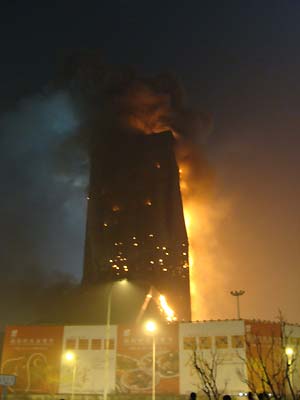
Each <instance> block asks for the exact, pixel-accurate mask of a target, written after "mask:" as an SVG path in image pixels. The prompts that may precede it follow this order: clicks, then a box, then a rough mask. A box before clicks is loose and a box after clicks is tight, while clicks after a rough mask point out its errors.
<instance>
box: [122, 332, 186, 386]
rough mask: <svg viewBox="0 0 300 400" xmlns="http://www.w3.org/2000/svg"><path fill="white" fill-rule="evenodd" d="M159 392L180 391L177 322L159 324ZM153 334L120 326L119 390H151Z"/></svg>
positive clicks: (156, 365)
mask: <svg viewBox="0 0 300 400" xmlns="http://www.w3.org/2000/svg"><path fill="white" fill-rule="evenodd" d="M155 348H156V355H155V371H156V372H155V382H156V392H157V393H158V394H160V393H164V394H167V393H172V394H178V393H179V354H178V325H177V324H175V325H164V326H159V327H158V332H157V336H156V337H155ZM152 350H153V338H152V336H150V335H149V334H147V333H145V331H144V330H143V329H142V328H141V327H139V328H137V327H132V326H130V327H129V326H119V328H118V344H117V366H116V367H117V371H116V375H117V376H116V391H118V392H121V393H144V394H145V393H151V390H152Z"/></svg>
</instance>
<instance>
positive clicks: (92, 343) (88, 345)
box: [65, 338, 115, 350]
mask: <svg viewBox="0 0 300 400" xmlns="http://www.w3.org/2000/svg"><path fill="white" fill-rule="evenodd" d="M105 343H106V340H105V339H75V338H69V339H66V343H65V349H66V350H103V349H105V348H106V346H105ZM108 348H109V349H110V350H113V349H114V348H115V340H114V339H109V342H108Z"/></svg>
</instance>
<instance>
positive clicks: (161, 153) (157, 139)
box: [83, 131, 191, 320]
mask: <svg viewBox="0 0 300 400" xmlns="http://www.w3.org/2000/svg"><path fill="white" fill-rule="evenodd" d="M88 200H89V201H88V211H87V227H86V242H85V260H84V274H83V282H84V283H99V282H100V283H102V282H103V283H106V282H109V281H114V280H118V279H122V278H128V279H129V280H131V281H135V282H137V283H140V284H141V285H144V287H148V288H150V286H154V287H155V288H156V289H157V290H158V291H159V292H161V293H162V294H164V295H165V296H166V298H167V301H168V303H169V304H170V305H171V306H172V307H173V308H174V309H175V312H176V314H177V316H178V318H179V319H184V320H190V316H191V314H190V285H189V267H188V240H187V234H186V228H185V223H184V216H183V207H182V200H181V194H180V187H179V172H178V166H177V163H176V159H175V154H174V139H173V136H172V134H171V132H163V133H160V134H151V135H139V134H132V133H131V134H130V133H126V132H120V131H119V132H118V133H117V134H115V133H114V134H113V135H108V136H107V137H106V138H105V139H103V137H102V138H101V140H100V139H96V140H94V142H93V145H92V152H91V170H90V186H89V194H88Z"/></svg>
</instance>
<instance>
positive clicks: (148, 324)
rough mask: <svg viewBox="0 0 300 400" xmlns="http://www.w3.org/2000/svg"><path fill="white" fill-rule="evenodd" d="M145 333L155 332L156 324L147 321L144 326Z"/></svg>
mask: <svg viewBox="0 0 300 400" xmlns="http://www.w3.org/2000/svg"><path fill="white" fill-rule="evenodd" d="M145 328H146V331H148V332H155V331H156V328H157V326H156V323H155V322H154V321H147V322H146V325H145Z"/></svg>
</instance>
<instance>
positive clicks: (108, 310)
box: [103, 279, 127, 400]
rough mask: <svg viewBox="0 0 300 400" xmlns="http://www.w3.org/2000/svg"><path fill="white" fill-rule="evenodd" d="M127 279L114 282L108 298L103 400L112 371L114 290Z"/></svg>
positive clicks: (105, 398) (105, 396) (105, 397)
mask: <svg viewBox="0 0 300 400" xmlns="http://www.w3.org/2000/svg"><path fill="white" fill-rule="evenodd" d="M126 282H127V279H122V280H120V281H116V282H113V283H112V284H111V286H110V288H109V292H108V296H107V309H106V326H105V355H104V389H103V399H104V400H107V394H108V388H109V382H110V379H109V375H110V374H109V369H110V365H109V364H110V359H109V340H110V322H111V301H112V294H113V289H114V287H115V285H116V284H117V283H121V284H124V283H126Z"/></svg>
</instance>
